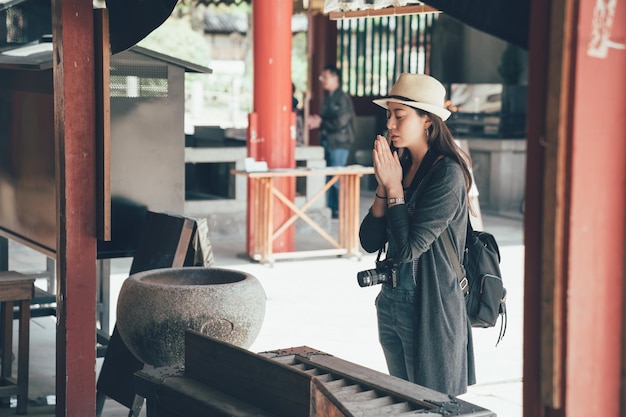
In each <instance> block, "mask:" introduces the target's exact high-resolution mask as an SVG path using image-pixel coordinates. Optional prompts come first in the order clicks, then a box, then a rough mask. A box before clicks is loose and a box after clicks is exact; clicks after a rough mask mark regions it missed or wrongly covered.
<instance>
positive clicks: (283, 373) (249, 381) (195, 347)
mask: <svg viewBox="0 0 626 417" xmlns="http://www.w3.org/2000/svg"><path fill="white" fill-rule="evenodd" d="M185 376H186V377H189V378H192V379H195V380H197V381H199V382H202V383H204V384H207V385H208V386H210V387H213V388H216V389H219V390H220V391H222V392H223V393H225V394H227V395H230V396H232V397H234V398H237V399H239V400H242V401H244V402H246V403H248V404H250V405H252V406H255V407H259V408H261V409H263V410H266V411H268V412H270V413H272V414H275V415H277V416H284V417H296V416H308V415H309V407H310V404H311V392H310V389H311V388H310V384H311V378H312V377H311V376H309V375H307V374H306V373H304V372H301V371H298V370H297V369H292V368H290V367H288V366H285V365H283V364H281V363H278V362H275V361H272V360H271V359H267V358H265V357H263V356H260V355H256V354H254V353H252V352H249V351H247V350H245V349H241V348H238V347H236V346H233V345H229V344H226V343H223V342H220V341H218V340H217V339H213V338H210V337H208V336H206V335H203V334H202V333H199V332H195V331H192V330H187V332H186V334H185Z"/></svg>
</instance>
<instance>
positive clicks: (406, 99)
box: [387, 96, 417, 102]
mask: <svg viewBox="0 0 626 417" xmlns="http://www.w3.org/2000/svg"><path fill="white" fill-rule="evenodd" d="M387 98H395V99H396V100H402V101H414V102H417V100H413V99H412V98H408V97H404V96H388V97H387Z"/></svg>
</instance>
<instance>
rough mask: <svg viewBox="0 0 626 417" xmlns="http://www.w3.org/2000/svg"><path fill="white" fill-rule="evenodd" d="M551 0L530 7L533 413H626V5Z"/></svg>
mask: <svg viewBox="0 0 626 417" xmlns="http://www.w3.org/2000/svg"><path fill="white" fill-rule="evenodd" d="M544 3H546V2H542V1H540V0H534V1H533V2H532V7H531V12H532V14H531V30H530V34H531V35H530V57H529V62H530V64H531V65H530V68H529V97H528V98H529V123H528V127H529V129H528V133H529V135H528V155H527V158H528V159H527V160H528V169H527V184H528V185H527V197H526V201H527V203H526V219H525V224H526V226H525V236H526V238H525V240H526V241H525V243H526V272H525V281H526V286H525V293H524V296H525V317H524V318H525V319H524V327H525V331H524V416H528V417H531V416H532V417H542V416H546V417H552V416H555V417H556V416H568V417H577V416H589V415H603V416H618V415H622V416H623V415H626V411H625V410H624V408H623V407H624V403H623V401H624V399H623V392H624V391H623V390H624V387H623V384H624V383H625V378H624V376H623V374H621V375H620V372H623V369H625V368H624V365H623V364H621V361H622V360H623V351H624V343H625V342H624V340H626V339H622V335H621V332H622V331H623V329H624V325H623V320H624V253H625V249H624V248H625V236H624V230H625V227H624V226H625V219H624V213H625V212H626V187H625V186H624V181H625V180H624V179H625V178H626V163H625V162H626V134H625V133H624V122H623V120H624V118H623V115H622V113H623V110H622V109H623V108H624V107H625V106H626V94H625V92H626V78H624V70H625V69H626V47H625V45H624V44H625V43H626V42H625V41H624V40H625V39H626V4H624V3H623V2H608V3H607V2H596V1H594V0H583V1H579V2H567V1H565V0H560V1H555V2H551V3H550V2H548V3H547V4H544ZM598 74H602V76H601V77H598ZM620 385H622V386H621V387H620ZM620 402H622V404H621V407H622V409H621V414H620Z"/></svg>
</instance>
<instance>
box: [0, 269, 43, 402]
mask: <svg viewBox="0 0 626 417" xmlns="http://www.w3.org/2000/svg"><path fill="white" fill-rule="evenodd" d="M34 287H35V278H33V277H29V276H26V275H23V274H20V273H18V272H13V271H2V272H0V303H1V304H2V307H1V312H0V320H2V321H1V323H2V326H1V328H2V334H1V336H2V354H1V355H0V367H1V371H0V398H5V397H10V396H12V395H17V414H26V406H27V404H28V355H29V337H30V334H29V327H30V300H31V299H32V298H33V292H34ZM15 302H18V303H19V306H18V308H19V318H18V320H19V340H18V349H17V379H15V378H13V369H12V355H13V305H14V303H15Z"/></svg>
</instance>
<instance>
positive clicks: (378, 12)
mask: <svg viewBox="0 0 626 417" xmlns="http://www.w3.org/2000/svg"><path fill="white" fill-rule="evenodd" d="M423 13H441V11H440V10H438V9H435V8H434V7H431V6H427V5H425V4H424V5H421V6H402V7H386V8H384V9H365V10H350V11H345V12H330V13H328V18H329V19H330V20H339V19H357V18H364V17H380V16H403V15H408V14H423Z"/></svg>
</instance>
